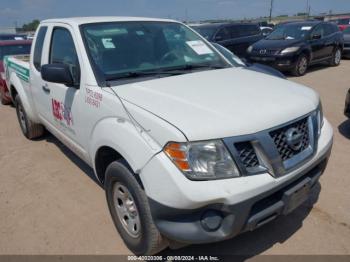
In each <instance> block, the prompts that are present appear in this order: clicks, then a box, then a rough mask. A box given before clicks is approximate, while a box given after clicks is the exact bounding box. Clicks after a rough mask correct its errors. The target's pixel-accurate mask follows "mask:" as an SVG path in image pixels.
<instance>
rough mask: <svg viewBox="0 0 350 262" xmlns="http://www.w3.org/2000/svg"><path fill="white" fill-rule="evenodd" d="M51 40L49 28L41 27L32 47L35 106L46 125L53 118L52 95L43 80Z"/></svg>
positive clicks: (32, 83) (32, 84) (31, 62)
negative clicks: (44, 58)
mask: <svg viewBox="0 0 350 262" xmlns="http://www.w3.org/2000/svg"><path fill="white" fill-rule="evenodd" d="M48 40H49V36H48V27H47V26H40V28H39V29H38V32H37V35H36V37H35V40H34V44H33V47H32V56H31V61H30V69H31V70H30V83H31V92H32V95H33V100H34V101H35V103H34V105H35V108H36V110H37V113H38V116H39V118H40V120H41V121H42V122H43V123H44V124H45V125H46V124H47V123H49V122H50V118H51V112H50V111H51V110H50V108H51V107H50V106H51V100H50V93H49V92H48V90H47V89H46V83H45V81H43V80H42V78H41V66H42V64H43V62H42V60H43V53H44V45H45V43H46V42H47V41H48Z"/></svg>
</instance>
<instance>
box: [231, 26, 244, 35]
mask: <svg viewBox="0 0 350 262" xmlns="http://www.w3.org/2000/svg"><path fill="white" fill-rule="evenodd" d="M230 33H231V38H238V37H241V36H242V30H241V27H240V26H237V25H234V26H231V27H230Z"/></svg>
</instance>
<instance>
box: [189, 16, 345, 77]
mask: <svg viewBox="0 0 350 262" xmlns="http://www.w3.org/2000/svg"><path fill="white" fill-rule="evenodd" d="M192 28H193V29H194V30H197V31H198V32H199V33H200V34H201V35H202V36H204V37H205V38H206V39H207V40H209V41H211V42H213V43H218V44H220V45H222V46H224V47H226V48H227V49H229V50H230V51H231V52H233V53H234V54H236V55H237V56H240V57H243V58H245V59H247V60H248V61H250V62H258V63H262V64H265V65H268V66H272V67H274V68H276V69H278V70H280V71H282V72H291V73H292V74H293V75H295V76H302V75H304V74H305V73H306V72H307V69H308V67H309V66H310V65H315V64H319V63H324V62H327V63H328V64H329V65H331V66H338V65H339V64H340V61H341V58H342V54H344V56H345V55H346V54H347V53H348V52H349V49H350V45H349V37H348V30H344V32H343V33H342V32H341V31H340V30H339V28H338V26H337V25H336V24H335V23H331V22H323V21H318V20H314V21H298V22H286V23H283V24H280V25H277V26H276V27H275V29H274V30H273V31H272V32H269V33H266V35H264V33H263V32H262V30H261V29H260V28H259V27H258V25H255V24H232V23H226V24H204V25H197V26H193V27H192ZM344 40H345V41H344Z"/></svg>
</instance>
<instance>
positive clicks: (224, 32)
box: [215, 27, 231, 40]
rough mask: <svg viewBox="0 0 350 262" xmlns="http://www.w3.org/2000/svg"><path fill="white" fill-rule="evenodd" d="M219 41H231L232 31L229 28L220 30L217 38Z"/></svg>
mask: <svg viewBox="0 0 350 262" xmlns="http://www.w3.org/2000/svg"><path fill="white" fill-rule="evenodd" d="M215 38H216V39H217V40H227V39H230V38H231V37H230V31H229V30H228V28H227V27H223V28H221V29H220V30H219V32H218V33H217V34H216V37H215Z"/></svg>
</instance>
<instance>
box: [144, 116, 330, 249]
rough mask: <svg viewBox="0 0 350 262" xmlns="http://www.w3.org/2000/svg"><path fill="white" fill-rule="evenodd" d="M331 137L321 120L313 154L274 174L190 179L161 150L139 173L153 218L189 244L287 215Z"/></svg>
mask: <svg viewBox="0 0 350 262" xmlns="http://www.w3.org/2000/svg"><path fill="white" fill-rule="evenodd" d="M332 137H333V131H332V128H331V126H330V124H329V123H328V121H327V120H325V122H324V126H323V128H322V132H321V136H320V138H319V140H318V146H317V151H316V152H315V155H314V156H313V157H312V159H310V160H309V161H307V162H306V163H305V164H304V165H303V166H301V167H299V168H298V169H296V170H294V171H292V172H290V173H288V174H286V175H284V176H282V177H278V178H274V177H272V176H271V175H270V174H268V173H263V174H259V175H252V176H246V177H240V178H233V179H227V180H215V181H190V180H188V179H187V178H185V176H184V175H183V174H182V173H181V172H180V171H178V170H177V168H176V167H175V165H174V164H173V163H172V162H170V160H169V159H168V158H167V157H166V156H165V155H164V154H163V153H160V154H158V155H157V156H156V157H154V158H153V159H152V160H151V161H150V162H149V163H148V165H146V167H145V168H144V169H142V171H141V173H140V177H141V180H142V182H143V185H144V188H145V191H146V194H147V196H148V198H149V204H150V208H151V212H152V217H153V220H154V222H155V224H156V226H157V227H158V229H159V231H160V232H161V234H163V235H164V236H165V237H167V238H169V239H171V240H175V241H177V242H181V243H190V244H195V243H211V242H217V241H221V240H225V239H228V238H231V237H234V236H236V235H238V234H239V233H241V232H244V231H247V230H254V229H256V228H258V227H260V226H262V225H263V224H265V223H267V222H269V221H271V220H273V219H274V218H276V217H277V216H278V215H281V214H287V213H288V212H289V211H290V210H289V209H290V208H289V207H290V203H291V202H293V201H291V200H290V199H291V196H292V195H293V192H295V190H296V189H298V188H303V186H304V185H306V184H307V186H309V187H313V186H314V185H315V184H316V182H317V181H318V179H319V177H320V176H321V174H322V173H323V171H324V169H325V167H326V165H327V161H328V157H329V155H330V152H331V148H332ZM299 204H301V203H299ZM299 204H298V205H299ZM298 205H297V206H298Z"/></svg>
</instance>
